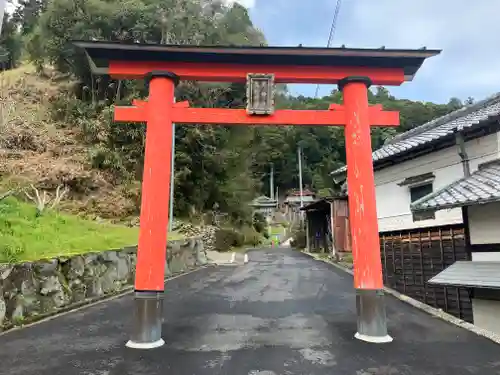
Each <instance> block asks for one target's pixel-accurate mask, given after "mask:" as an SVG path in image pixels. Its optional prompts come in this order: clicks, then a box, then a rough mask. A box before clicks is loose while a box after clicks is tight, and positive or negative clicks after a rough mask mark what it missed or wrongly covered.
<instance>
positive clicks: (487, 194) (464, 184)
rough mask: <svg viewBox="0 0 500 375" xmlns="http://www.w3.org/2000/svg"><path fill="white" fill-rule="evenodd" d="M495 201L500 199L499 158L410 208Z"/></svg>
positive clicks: (424, 208) (430, 207)
mask: <svg viewBox="0 0 500 375" xmlns="http://www.w3.org/2000/svg"><path fill="white" fill-rule="evenodd" d="M496 201H500V160H494V161H491V162H488V163H485V164H483V165H482V166H480V167H479V169H478V170H477V171H476V172H474V173H472V174H471V175H470V176H469V177H464V178H462V179H460V180H458V181H455V182H453V183H452V184H450V185H448V186H446V187H444V188H442V189H440V190H438V191H436V192H434V193H431V194H429V195H427V196H425V197H423V198H421V199H419V200H417V201H415V202H413V204H412V205H411V209H412V211H425V210H442V209H445V208H454V207H461V206H468V205H473V204H480V203H488V202H496Z"/></svg>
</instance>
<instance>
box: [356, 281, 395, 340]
mask: <svg viewBox="0 0 500 375" xmlns="http://www.w3.org/2000/svg"><path fill="white" fill-rule="evenodd" d="M356 311H357V315H358V332H357V333H356V335H355V336H354V337H355V338H357V339H358V340H362V341H366V342H370V343H378V344H381V343H388V342H392V337H391V336H389V335H388V334H387V317H386V312H385V303H384V291H383V290H382V289H376V290H366V289H356Z"/></svg>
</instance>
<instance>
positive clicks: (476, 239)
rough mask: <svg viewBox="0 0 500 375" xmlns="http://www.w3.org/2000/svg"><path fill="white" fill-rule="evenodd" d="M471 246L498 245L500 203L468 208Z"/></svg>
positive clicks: (499, 237) (499, 239) (499, 240)
mask: <svg viewBox="0 0 500 375" xmlns="http://www.w3.org/2000/svg"><path fill="white" fill-rule="evenodd" d="M468 213H469V228H470V229H469V230H470V242H471V244H473V245H475V244H489V243H500V202H495V203H488V204H484V205H477V206H471V207H469V208H468Z"/></svg>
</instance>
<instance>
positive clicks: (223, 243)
mask: <svg viewBox="0 0 500 375" xmlns="http://www.w3.org/2000/svg"><path fill="white" fill-rule="evenodd" d="M244 241H245V238H244V236H243V235H242V234H241V233H238V232H236V231H235V230H234V229H230V228H220V229H218V230H217V231H216V232H215V249H216V250H218V251H231V249H232V248H233V247H234V246H242V245H243V243H244Z"/></svg>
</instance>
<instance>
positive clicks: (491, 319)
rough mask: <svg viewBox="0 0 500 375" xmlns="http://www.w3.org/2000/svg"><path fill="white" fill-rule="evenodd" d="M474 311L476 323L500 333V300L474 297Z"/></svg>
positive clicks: (480, 326)
mask: <svg viewBox="0 0 500 375" xmlns="http://www.w3.org/2000/svg"><path fill="white" fill-rule="evenodd" d="M472 311H473V314H474V325H476V326H478V327H479V328H483V329H486V330H488V331H490V332H493V333H496V334H500V324H499V319H498V317H499V316H500V301H490V300H484V299H477V298H473V299H472Z"/></svg>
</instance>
